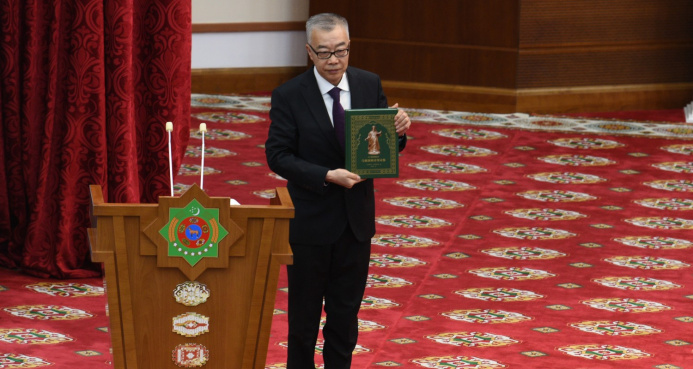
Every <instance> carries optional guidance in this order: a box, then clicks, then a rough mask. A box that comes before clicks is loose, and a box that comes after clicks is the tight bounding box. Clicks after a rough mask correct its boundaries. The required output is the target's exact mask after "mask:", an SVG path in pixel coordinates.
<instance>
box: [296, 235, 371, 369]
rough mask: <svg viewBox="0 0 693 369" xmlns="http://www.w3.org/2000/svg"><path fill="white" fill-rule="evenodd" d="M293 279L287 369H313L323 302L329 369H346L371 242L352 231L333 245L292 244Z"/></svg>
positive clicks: (353, 340) (352, 348)
mask: <svg viewBox="0 0 693 369" xmlns="http://www.w3.org/2000/svg"><path fill="white" fill-rule="evenodd" d="M291 248H292V251H293V253H294V263H293V265H289V266H287V272H288V273H287V274H288V279H289V339H288V341H289V342H288V345H289V348H288V355H287V369H314V368H315V359H314V355H315V344H316V340H317V338H318V332H319V329H320V317H321V315H322V308H323V298H324V301H325V314H326V322H325V326H324V328H323V332H322V334H323V338H324V340H325V343H324V347H323V360H324V363H325V369H347V368H349V367H350V366H351V356H352V351H353V350H354V347H355V346H356V340H357V337H358V317H357V315H358V312H359V308H360V307H361V300H362V299H363V294H364V291H365V288H366V281H367V279H368V264H369V261H370V252H371V240H370V239H368V240H366V241H363V242H360V241H358V240H356V239H355V238H354V235H353V234H352V232H351V229H350V228H349V227H346V230H345V231H344V233H343V234H342V235H341V236H340V237H339V239H338V240H337V241H336V242H335V243H334V244H330V245H302V244H292V245H291Z"/></svg>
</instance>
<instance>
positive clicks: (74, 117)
mask: <svg viewBox="0 0 693 369" xmlns="http://www.w3.org/2000/svg"><path fill="white" fill-rule="evenodd" d="M190 12H191V4H190V0H43V1H35V0H0V81H2V82H1V91H0V124H1V127H2V128H1V129H0V145H1V147H0V176H1V177H0V179H1V180H0V266H5V267H10V268H22V269H24V270H26V271H27V272H29V273H32V274H34V275H37V276H44V277H49V276H51V277H58V278H78V277H87V276H94V275H97V274H98V273H99V268H97V267H96V266H95V265H93V264H92V263H91V262H90V261H89V259H90V258H89V246H88V241H87V236H86V228H88V227H89V226H90V219H89V203H90V196H89V188H88V186H89V185H90V184H99V185H101V186H102V187H103V190H104V194H105V196H106V197H107V199H106V201H108V202H154V201H156V200H157V198H158V196H160V195H168V194H169V193H170V192H169V191H170V190H169V169H168V148H167V145H168V144H167V142H168V139H167V133H166V131H165V123H166V122H167V121H172V122H174V132H173V152H174V154H173V156H174V167H175V168H177V167H178V164H179V163H180V160H181V158H182V156H183V153H184V150H185V147H186V145H187V140H188V136H189V120H190V49H191V38H192V36H191V17H190Z"/></svg>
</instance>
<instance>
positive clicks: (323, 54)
mask: <svg viewBox="0 0 693 369" xmlns="http://www.w3.org/2000/svg"><path fill="white" fill-rule="evenodd" d="M308 47H310V49H311V50H313V52H314V53H315V55H316V56H317V57H318V59H329V58H331V57H332V55H334V56H336V57H338V58H343V57H345V56H347V55H349V48H348V47H347V48H346V49H338V50H335V51H315V49H313V46H311V44H308Z"/></svg>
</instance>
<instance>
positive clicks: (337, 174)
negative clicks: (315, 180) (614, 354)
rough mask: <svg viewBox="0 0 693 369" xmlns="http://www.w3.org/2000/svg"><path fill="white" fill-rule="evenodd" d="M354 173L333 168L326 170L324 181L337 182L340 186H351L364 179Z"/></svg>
mask: <svg viewBox="0 0 693 369" xmlns="http://www.w3.org/2000/svg"><path fill="white" fill-rule="evenodd" d="M365 180H366V179H365V178H361V176H359V175H358V174H356V173H352V172H350V171H348V170H346V169H341V168H340V169H334V170H330V171H328V172H327V175H326V176H325V182H329V183H334V184H338V185H340V186H342V187H346V188H352V187H354V185H355V184H357V183H359V182H363V181H365Z"/></svg>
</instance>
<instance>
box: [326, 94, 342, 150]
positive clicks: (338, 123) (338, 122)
mask: <svg viewBox="0 0 693 369" xmlns="http://www.w3.org/2000/svg"><path fill="white" fill-rule="evenodd" d="M341 91H342V90H341V89H340V88H339V87H335V88H333V89H331V90H330V92H329V94H330V96H332V121H333V123H334V131H335V134H336V135H337V141H339V144H340V145H341V146H342V148H344V108H343V107H342V104H341V103H340V102H339V93H340V92H341Z"/></svg>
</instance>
